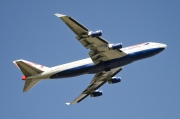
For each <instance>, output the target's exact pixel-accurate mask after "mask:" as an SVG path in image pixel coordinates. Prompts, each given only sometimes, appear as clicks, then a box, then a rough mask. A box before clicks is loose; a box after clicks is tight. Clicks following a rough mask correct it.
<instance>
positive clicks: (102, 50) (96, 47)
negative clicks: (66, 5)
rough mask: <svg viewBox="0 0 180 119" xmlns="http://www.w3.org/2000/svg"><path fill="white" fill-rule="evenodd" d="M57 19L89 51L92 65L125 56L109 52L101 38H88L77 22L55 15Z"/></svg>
mask: <svg viewBox="0 0 180 119" xmlns="http://www.w3.org/2000/svg"><path fill="white" fill-rule="evenodd" d="M55 15H56V16H57V17H59V18H60V19H61V20H62V21H63V22H64V23H65V24H66V25H67V26H68V27H69V28H70V29H71V30H72V31H73V32H74V33H75V34H76V35H77V36H76V39H77V40H78V41H79V42H80V43H81V44H82V45H83V46H84V47H85V48H87V49H90V50H91V51H90V52H89V56H90V57H91V59H92V61H93V62H94V64H98V63H100V62H104V61H108V60H112V59H116V58H120V57H123V56H125V55H126V53H125V52H123V51H121V50H119V49H115V50H110V49H109V45H110V43H108V42H107V41H106V40H104V39H103V38H102V37H88V36H87V34H88V32H90V30H88V29H87V28H86V27H85V26H83V25H82V24H80V23H79V22H77V21H76V20H75V19H73V18H72V17H70V16H67V15H62V14H58V13H57V14H55Z"/></svg>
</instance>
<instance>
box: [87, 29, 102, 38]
mask: <svg viewBox="0 0 180 119" xmlns="http://www.w3.org/2000/svg"><path fill="white" fill-rule="evenodd" d="M88 36H89V37H98V36H102V30H98V31H95V32H93V31H89V32H88Z"/></svg>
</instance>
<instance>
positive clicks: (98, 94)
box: [90, 90, 103, 97]
mask: <svg viewBox="0 0 180 119" xmlns="http://www.w3.org/2000/svg"><path fill="white" fill-rule="evenodd" d="M102 94H103V92H102V90H101V91H100V90H96V91H94V92H93V93H92V94H90V96H91V97H98V96H101V95H102Z"/></svg>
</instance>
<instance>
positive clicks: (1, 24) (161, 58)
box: [0, 0, 180, 119]
mask: <svg viewBox="0 0 180 119" xmlns="http://www.w3.org/2000/svg"><path fill="white" fill-rule="evenodd" d="M179 6H180V1H179V0H151V1H149V0H136V1H135V0H116V1H112V0H106V1H101V0H99V1H97V0H91V1H84V0H76V1H71V0H51V1H44V0H38V1H25V0H16V1H7V0H1V1H0V14H1V16H0V18H1V19H0V31H1V33H0V34H1V35H0V45H1V46H0V57H1V60H0V61H1V63H0V64H1V67H0V70H1V79H0V94H1V96H0V118H1V119H12V118H17V119H32V118H33V119H40V118H43V119H49V118H51V119H52V118H53V119H56V118H68V119H71V118H75V119H76V118H86V119H92V118H95V119H96V118H98V119H109V118H121V119H132V118H133V119H152V118H154V119H159V118H163V119H170V118H171V119H179V118H180V92H179V91H180V79H179V66H180V62H179V61H180V53H179V44H180V41H179V38H180V22H179V21H180V7H179ZM55 13H62V14H67V15H70V16H72V17H73V18H75V19H76V20H78V21H79V22H80V23H82V24H83V25H84V26H86V27H87V28H89V29H90V30H99V29H100V30H102V31H103V38H104V39H106V40H108V41H109V42H111V43H118V42H122V43H123V46H124V47H125V46H129V45H133V44H138V43H142V42H147V41H152V42H160V43H165V44H167V45H168V48H167V49H166V50H164V51H163V52H162V53H160V54H158V55H156V56H154V57H152V58H149V59H145V60H141V61H138V62H134V63H132V64H130V65H127V66H125V67H123V70H122V72H121V73H119V74H117V76H121V77H122V82H121V83H119V84H114V85H108V84H105V85H104V86H103V87H101V88H100V89H102V90H103V92H104V94H103V96H101V97H99V98H90V97H87V98H86V99H85V100H84V101H82V102H81V103H79V104H76V105H72V106H66V105H65V103H66V102H68V101H72V100H73V99H74V98H75V97H77V96H78V95H79V94H80V93H81V92H82V91H83V90H84V89H85V88H86V87H87V85H89V82H90V81H91V79H92V77H93V75H83V76H79V77H73V78H67V79H59V80H45V81H41V82H40V83H39V84H37V85H36V86H35V87H34V88H33V89H32V90H30V91H29V92H27V93H22V89H23V85H24V82H23V81H22V80H21V76H22V73H21V72H20V71H19V70H18V69H17V68H16V67H15V66H14V64H13V63H12V61H13V60H17V59H25V60H29V61H32V62H35V63H39V64H42V65H45V66H48V67H51V66H55V65H59V64H63V63H68V62H71V61H74V60H79V59H83V58H86V57H88V54H87V53H88V50H86V49H85V48H84V47H83V46H82V45H81V44H80V43H79V42H77V40H76V39H75V34H74V33H73V32H72V31H71V30H70V29H69V28H68V27H67V26H66V25H65V24H64V23H63V22H62V21H61V20H60V19H58V18H57V17H56V16H54V14H55Z"/></svg>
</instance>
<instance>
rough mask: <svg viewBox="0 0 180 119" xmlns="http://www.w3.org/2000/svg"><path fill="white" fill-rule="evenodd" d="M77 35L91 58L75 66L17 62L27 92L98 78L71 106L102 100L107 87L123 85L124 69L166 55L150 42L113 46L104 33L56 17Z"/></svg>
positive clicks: (60, 16)
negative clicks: (43, 84)
mask: <svg viewBox="0 0 180 119" xmlns="http://www.w3.org/2000/svg"><path fill="white" fill-rule="evenodd" d="M55 15H56V16H57V17H59V18H60V19H61V20H62V21H63V22H64V23H65V24H66V25H67V26H68V27H69V28H70V29H71V30H72V31H73V32H74V33H75V34H76V39H77V41H79V42H80V43H81V44H82V45H83V46H84V47H85V48H86V49H89V50H90V51H89V53H88V54H89V56H90V58H87V59H82V60H78V61H75V62H71V63H67V64H63V65H59V66H55V67H51V68H49V67H46V66H42V65H39V64H35V63H32V62H29V61H26V60H22V59H20V60H16V61H13V63H14V64H15V65H16V66H17V67H18V68H19V69H20V70H21V71H22V73H23V76H22V80H24V81H25V85H24V89H23V92H27V91H29V90H30V89H31V88H32V87H33V86H34V85H35V84H37V83H38V82H39V81H41V80H43V79H57V78H68V77H73V76H79V75H83V74H95V75H94V77H93V79H92V81H91V82H90V84H89V86H88V87H87V88H86V89H85V90H84V91H83V92H82V93H81V94H80V95H79V96H78V97H77V98H76V99H75V100H73V101H72V102H70V103H66V104H67V105H70V104H75V103H79V102H81V101H82V100H83V99H85V98H86V97H87V96H89V95H90V96H91V97H98V96H101V95H102V94H103V93H102V91H101V90H98V88H99V87H101V86H102V85H103V84H105V83H106V82H108V83H109V84H115V83H119V82H121V78H120V77H115V75H116V74H117V73H119V72H120V71H121V70H122V67H123V66H125V65H127V64H130V63H132V62H134V61H137V60H141V59H144V58H148V57H151V56H154V55H156V54H158V53H160V52H161V51H163V50H164V49H165V48H166V47H167V45H165V44H162V43H155V42H146V43H141V44H137V45H133V46H129V47H124V48H123V47H122V43H117V44H111V43H109V42H108V41H106V40H104V39H103V38H102V37H101V36H102V31H101V30H97V31H90V30H89V29H87V28H86V27H85V26H83V25H82V24H80V23H79V22H77V21H76V20H75V19H73V18H72V17H70V16H67V15H62V14H58V13H57V14H55Z"/></svg>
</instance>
